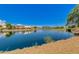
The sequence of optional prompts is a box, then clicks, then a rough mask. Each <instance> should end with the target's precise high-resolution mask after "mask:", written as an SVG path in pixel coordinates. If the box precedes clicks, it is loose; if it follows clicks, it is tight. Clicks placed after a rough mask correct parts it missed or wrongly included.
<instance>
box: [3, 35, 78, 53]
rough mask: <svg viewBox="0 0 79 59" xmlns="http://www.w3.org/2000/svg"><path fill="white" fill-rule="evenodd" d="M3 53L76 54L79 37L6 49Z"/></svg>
mask: <svg viewBox="0 0 79 59" xmlns="http://www.w3.org/2000/svg"><path fill="white" fill-rule="evenodd" d="M3 53H4V54H77V53H79V37H78V36H76V37H72V38H70V39H67V40H60V41H57V42H51V43H48V44H45V45H42V46H34V47H30V48H23V49H17V50H14V51H6V52H3Z"/></svg>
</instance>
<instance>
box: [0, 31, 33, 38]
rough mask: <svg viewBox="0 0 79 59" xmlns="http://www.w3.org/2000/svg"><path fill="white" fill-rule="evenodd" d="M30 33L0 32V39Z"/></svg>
mask: <svg viewBox="0 0 79 59" xmlns="http://www.w3.org/2000/svg"><path fill="white" fill-rule="evenodd" d="M30 33H32V32H24V31H23V32H13V31H9V32H0V38H1V37H10V36H12V35H15V34H30Z"/></svg>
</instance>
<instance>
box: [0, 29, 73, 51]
mask: <svg viewBox="0 0 79 59" xmlns="http://www.w3.org/2000/svg"><path fill="white" fill-rule="evenodd" d="M72 36H74V35H73V34H72V33H68V32H62V31H50V30H38V31H35V32H6V33H5V32H3V33H0V51H11V50H15V49H22V48H25V47H32V46H35V45H42V44H45V43H46V42H45V38H46V37H48V38H51V39H52V40H54V41H58V40H65V39H67V38H70V37H72Z"/></svg>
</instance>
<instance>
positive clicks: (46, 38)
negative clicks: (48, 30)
mask: <svg viewBox="0 0 79 59" xmlns="http://www.w3.org/2000/svg"><path fill="white" fill-rule="evenodd" d="M54 41H55V40H53V39H52V38H51V37H50V36H47V37H45V38H44V42H45V43H50V42H54Z"/></svg>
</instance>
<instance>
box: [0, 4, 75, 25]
mask: <svg viewBox="0 0 79 59" xmlns="http://www.w3.org/2000/svg"><path fill="white" fill-rule="evenodd" d="M75 6H76V5H75V4H19V5H18V4H14V5H5V4H4V5H0V19H2V20H6V21H7V22H9V23H13V24H25V25H41V26H42V25H51V26H63V25H65V24H66V20H67V19H66V18H67V15H68V13H69V12H70V11H71V10H72V9H73V8H74V7H75Z"/></svg>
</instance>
